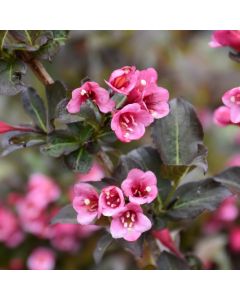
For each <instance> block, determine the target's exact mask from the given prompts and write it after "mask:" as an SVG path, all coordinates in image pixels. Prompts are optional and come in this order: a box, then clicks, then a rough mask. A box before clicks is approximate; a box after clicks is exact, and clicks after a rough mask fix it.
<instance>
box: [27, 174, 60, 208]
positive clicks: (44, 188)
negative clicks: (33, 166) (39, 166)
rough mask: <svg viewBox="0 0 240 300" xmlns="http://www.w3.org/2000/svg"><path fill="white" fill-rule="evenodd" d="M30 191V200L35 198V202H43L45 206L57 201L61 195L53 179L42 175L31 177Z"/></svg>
mask: <svg viewBox="0 0 240 300" xmlns="http://www.w3.org/2000/svg"><path fill="white" fill-rule="evenodd" d="M28 190H29V192H28V198H35V202H41V203H42V205H43V206H46V205H47V204H49V203H51V202H53V201H56V200H57V198H58V197H59V196H60V193H61V191H60V189H59V187H58V185H57V184H56V183H55V182H54V181H53V180H52V179H51V178H49V177H48V176H46V175H43V174H40V173H36V174H33V175H31V177H30V180H29V183H28Z"/></svg>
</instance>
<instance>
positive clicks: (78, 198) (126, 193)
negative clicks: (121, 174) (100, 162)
mask: <svg viewBox="0 0 240 300" xmlns="http://www.w3.org/2000/svg"><path fill="white" fill-rule="evenodd" d="M157 194H158V189H157V179H156V176H155V175H154V174H153V173H152V172H151V171H147V172H143V171H142V170H139V169H132V170H131V171H130V172H129V173H128V176H127V178H126V179H125V180H124V181H123V182H122V184H121V188H119V187H117V186H113V185H112V186H107V187H105V188H103V189H102V190H101V193H100V194H98V192H97V190H96V189H95V188H94V187H93V186H91V185H90V184H88V183H79V184H76V185H75V187H74V199H73V208H74V209H75V211H76V212H77V220H78V222H79V223H80V224H82V225H86V224H91V223H92V222H94V221H95V220H96V219H99V218H100V216H102V215H103V216H106V217H111V225H110V233H111V235H112V237H113V238H116V239H117V238H123V239H125V240H127V241H135V240H137V239H138V238H139V237H140V235H141V234H142V232H145V231H148V230H149V229H150V228H151V226H152V224H151V221H150V220H149V219H148V218H147V217H146V216H145V215H144V213H143V209H142V208H141V206H140V205H142V204H146V203H151V202H152V201H153V200H154V199H155V198H156V197H157ZM126 197H128V203H127V201H126Z"/></svg>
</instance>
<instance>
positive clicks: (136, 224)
mask: <svg viewBox="0 0 240 300" xmlns="http://www.w3.org/2000/svg"><path fill="white" fill-rule="evenodd" d="M151 227H152V223H151V221H150V220H149V219H148V218H147V217H146V216H145V215H144V214H143V210H142V208H141V207H140V206H139V205H137V204H135V203H129V204H127V205H126V206H125V207H124V208H123V209H122V210H121V212H119V213H118V214H117V215H115V216H113V219H112V222H111V225H110V233H111V235H112V237H113V238H115V239H119V238H123V239H125V240H126V241H129V242H133V241H136V240H137V239H138V238H139V237H140V236H141V234H142V233H143V232H145V231H148V230H149V229H150V228H151Z"/></svg>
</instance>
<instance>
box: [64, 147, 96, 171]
mask: <svg viewBox="0 0 240 300" xmlns="http://www.w3.org/2000/svg"><path fill="white" fill-rule="evenodd" d="M65 163H66V165H67V166H68V167H69V168H70V169H71V170H73V171H74V172H80V173H86V172H88V171H89V170H90V168H91V166H92V163H93V157H92V155H91V154H89V153H88V151H87V150H86V149H85V148H81V149H80V150H77V151H74V152H72V153H71V154H69V155H68V156H65Z"/></svg>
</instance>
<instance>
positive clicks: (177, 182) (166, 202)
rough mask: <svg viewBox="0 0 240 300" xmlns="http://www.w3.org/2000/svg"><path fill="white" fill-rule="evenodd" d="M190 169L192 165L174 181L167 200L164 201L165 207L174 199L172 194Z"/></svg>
mask: <svg viewBox="0 0 240 300" xmlns="http://www.w3.org/2000/svg"><path fill="white" fill-rule="evenodd" d="M189 169H190V166H189V167H187V168H186V170H185V171H184V173H183V174H182V175H181V176H180V177H179V178H178V179H177V180H176V181H174V184H173V187H172V189H171V191H170V192H169V194H168V196H167V199H166V201H165V202H164V204H165V207H167V206H168V204H169V203H170V201H171V200H172V196H173V195H174V193H175V191H176V189H177V187H178V185H179V183H180V181H181V180H182V178H183V177H184V176H185V175H186V174H187V173H188V171H189Z"/></svg>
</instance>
